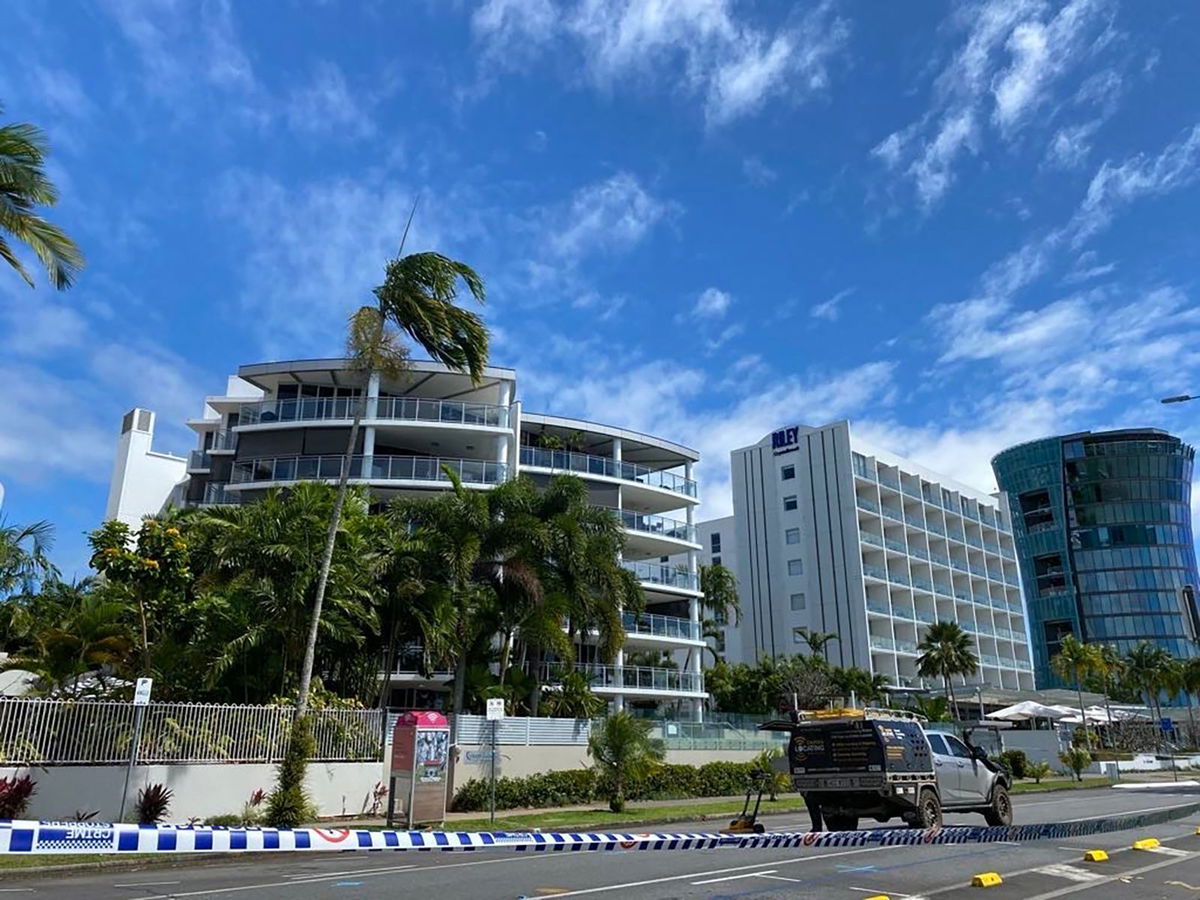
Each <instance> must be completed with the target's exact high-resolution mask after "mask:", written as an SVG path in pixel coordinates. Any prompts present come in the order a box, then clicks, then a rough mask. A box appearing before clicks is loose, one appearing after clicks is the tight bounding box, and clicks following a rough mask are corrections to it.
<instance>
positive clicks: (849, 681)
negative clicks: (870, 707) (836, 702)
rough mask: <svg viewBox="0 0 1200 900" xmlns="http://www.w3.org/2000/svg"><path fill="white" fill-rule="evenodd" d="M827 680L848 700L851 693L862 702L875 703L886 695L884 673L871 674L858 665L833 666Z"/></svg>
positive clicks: (843, 698) (886, 682)
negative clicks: (846, 666)
mask: <svg viewBox="0 0 1200 900" xmlns="http://www.w3.org/2000/svg"><path fill="white" fill-rule="evenodd" d="M829 680H830V681H831V682H833V686H834V687H835V688H836V689H837V690H838V691H839V692H840V693H841V695H842V700H843V701H845V702H849V699H850V697H851V696H852V695H853V696H855V697H857V698H858V700H860V701H861V702H862V703H877V702H878V701H879V700H881V699H883V697H884V696H885V695H886V688H887V686H888V679H887V676H886V675H882V674H880V673H876V674H874V675H872V674H871V673H870V672H868V671H867V670H866V669H863V668H860V667H859V666H849V667H848V668H844V669H843V668H840V667H838V668H835V669H833V671H831V672H830V673H829Z"/></svg>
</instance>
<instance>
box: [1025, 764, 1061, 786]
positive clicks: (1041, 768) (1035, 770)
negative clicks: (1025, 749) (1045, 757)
mask: <svg viewBox="0 0 1200 900" xmlns="http://www.w3.org/2000/svg"><path fill="white" fill-rule="evenodd" d="M1053 772H1054V767H1053V766H1051V765H1050V763H1048V762H1031V763H1029V764H1028V765H1027V766H1026V767H1025V774H1026V775H1027V776H1028V777H1030V778H1032V779H1033V781H1034V784H1041V783H1042V779H1043V778H1049V777H1050V775H1051V774H1053Z"/></svg>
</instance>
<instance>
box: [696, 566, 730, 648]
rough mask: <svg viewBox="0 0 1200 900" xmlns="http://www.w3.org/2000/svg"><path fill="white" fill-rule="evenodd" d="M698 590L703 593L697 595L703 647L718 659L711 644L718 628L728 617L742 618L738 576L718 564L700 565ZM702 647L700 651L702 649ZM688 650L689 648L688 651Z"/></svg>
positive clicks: (717, 638) (716, 637)
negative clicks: (703, 639)
mask: <svg viewBox="0 0 1200 900" xmlns="http://www.w3.org/2000/svg"><path fill="white" fill-rule="evenodd" d="M700 590H701V592H702V593H703V594H704V596H703V597H701V598H700V636H701V637H703V638H705V645H704V648H703V650H708V651H709V652H710V653H712V655H713V662H714V663H716V662H717V660H719V659H720V656H719V655H718V654H717V651H716V648H715V647H714V645H713V644H710V643H708V642H707V639H708V638H712V639H713V640H714V642H715V641H719V640H720V639H721V628H722V626H724V625H725V624H726V623H728V622H729V621H731V620H732V621H733V623H734V624H736V625H740V624H741V622H742V605H741V602H740V601H739V600H738V593H737V578H736V577H734V574H733V572H731V571H730V570H729V569H727V568H725V567H724V566H722V565H720V564H716V565H711V566H701V567H700ZM703 650H701V652H703ZM688 652H689V653H691V651H690V650H689V651H688Z"/></svg>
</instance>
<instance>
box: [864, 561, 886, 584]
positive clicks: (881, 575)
mask: <svg viewBox="0 0 1200 900" xmlns="http://www.w3.org/2000/svg"><path fill="white" fill-rule="evenodd" d="M863 574H864V575H866V576H868V577H869V578H878V579H879V580H880V581H887V577H888V576H887V569H885V568H883V566H872V565H867V564H864V565H863Z"/></svg>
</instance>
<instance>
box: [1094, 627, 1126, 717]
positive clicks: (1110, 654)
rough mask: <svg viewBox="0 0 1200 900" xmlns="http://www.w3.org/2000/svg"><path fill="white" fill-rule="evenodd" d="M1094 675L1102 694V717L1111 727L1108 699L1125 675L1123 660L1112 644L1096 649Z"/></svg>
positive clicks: (1110, 708)
mask: <svg viewBox="0 0 1200 900" xmlns="http://www.w3.org/2000/svg"><path fill="white" fill-rule="evenodd" d="M1095 664H1096V668H1095V674H1096V675H1099V676H1100V686H1101V689H1102V690H1103V692H1104V715H1105V718H1106V719H1107V721H1108V723H1109V725H1110V726H1111V725H1112V720H1113V718H1112V707H1111V706H1110V703H1109V698H1110V696H1111V694H1112V688H1113V686H1114V685H1115V684H1117V683H1118V682H1119V681H1120V680H1121V678H1122V677H1123V676H1124V674H1125V660H1124V658H1123V657H1122V656H1121V654H1120V652H1119V651H1118V650H1117V648H1116V646H1115V645H1113V644H1100V645H1098V646H1097V647H1096V658H1095Z"/></svg>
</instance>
